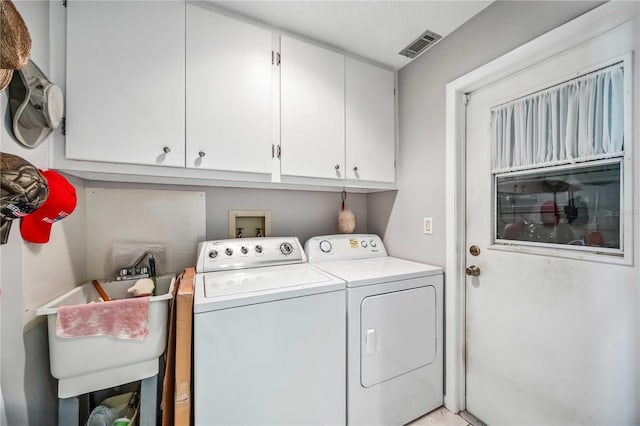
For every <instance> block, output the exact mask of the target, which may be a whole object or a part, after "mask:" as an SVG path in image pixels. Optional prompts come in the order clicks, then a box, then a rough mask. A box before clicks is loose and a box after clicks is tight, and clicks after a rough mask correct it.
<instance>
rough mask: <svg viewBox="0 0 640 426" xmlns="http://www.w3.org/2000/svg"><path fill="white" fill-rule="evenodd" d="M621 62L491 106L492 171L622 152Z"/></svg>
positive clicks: (510, 169) (595, 158)
mask: <svg viewBox="0 0 640 426" xmlns="http://www.w3.org/2000/svg"><path fill="white" fill-rule="evenodd" d="M623 88H624V73H623V68H622V64H616V65H613V66H611V67H608V68H605V69H602V70H600V71H597V72H594V73H591V74H587V75H584V76H582V77H579V78H576V79H574V80H570V81H568V82H565V83H562V84H559V85H557V86H553V87H551V88H549V89H546V90H543V91H540V92H537V93H534V94H532V95H528V96H525V97H523V98H520V99H517V100H515V101H512V102H508V103H505V104H502V105H499V106H497V107H495V108H492V110H491V139H492V143H493V151H492V156H491V157H492V158H491V168H492V173H501V172H507V171H513V170H523V169H530V168H538V167H543V166H551V165H556V164H567V163H574V162H579V161H588V160H597V159H602V158H611V157H616V156H622V155H624V151H623V150H624V118H623V115H624V102H623V98H624V97H623V92H624V91H623Z"/></svg>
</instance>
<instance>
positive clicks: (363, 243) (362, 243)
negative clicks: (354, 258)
mask: <svg viewBox="0 0 640 426" xmlns="http://www.w3.org/2000/svg"><path fill="white" fill-rule="evenodd" d="M360 245H361V246H362V248H367V245H368V244H367V242H366V241H365V240H362V241H360Z"/></svg>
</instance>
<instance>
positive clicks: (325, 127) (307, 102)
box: [280, 36, 344, 179]
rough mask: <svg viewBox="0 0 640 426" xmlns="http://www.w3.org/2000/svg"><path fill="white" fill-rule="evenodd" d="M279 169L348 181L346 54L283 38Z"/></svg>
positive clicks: (281, 46)
mask: <svg viewBox="0 0 640 426" xmlns="http://www.w3.org/2000/svg"><path fill="white" fill-rule="evenodd" d="M280 49H281V53H282V62H281V65H280V91H281V98H280V102H281V105H280V111H281V118H280V120H281V139H280V140H281V145H282V157H281V166H280V167H281V173H282V175H283V176H286V175H288V176H304V177H316V178H328V179H344V55H341V54H338V53H336V52H332V51H330V50H327V49H323V48H321V47H318V46H314V45H311V44H309V43H305V42H303V41H300V40H295V39H292V38H290V37H286V36H282V37H281V40H280Z"/></svg>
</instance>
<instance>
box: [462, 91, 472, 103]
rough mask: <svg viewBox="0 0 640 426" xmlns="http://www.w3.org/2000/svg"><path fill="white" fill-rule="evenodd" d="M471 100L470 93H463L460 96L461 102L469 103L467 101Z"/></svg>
mask: <svg viewBox="0 0 640 426" xmlns="http://www.w3.org/2000/svg"><path fill="white" fill-rule="evenodd" d="M470 100H471V93H465V94H464V95H463V96H462V103H463V104H465V105H467V104H468V103H469V101H470Z"/></svg>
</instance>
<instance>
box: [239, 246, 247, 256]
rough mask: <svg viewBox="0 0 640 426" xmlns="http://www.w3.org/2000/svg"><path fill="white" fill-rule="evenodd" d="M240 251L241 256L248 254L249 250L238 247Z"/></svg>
mask: <svg viewBox="0 0 640 426" xmlns="http://www.w3.org/2000/svg"><path fill="white" fill-rule="evenodd" d="M240 251H241V252H242V254H247V253H249V249H248V248H247V247H246V246H242V247H240Z"/></svg>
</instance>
